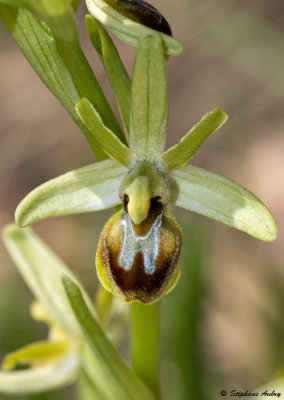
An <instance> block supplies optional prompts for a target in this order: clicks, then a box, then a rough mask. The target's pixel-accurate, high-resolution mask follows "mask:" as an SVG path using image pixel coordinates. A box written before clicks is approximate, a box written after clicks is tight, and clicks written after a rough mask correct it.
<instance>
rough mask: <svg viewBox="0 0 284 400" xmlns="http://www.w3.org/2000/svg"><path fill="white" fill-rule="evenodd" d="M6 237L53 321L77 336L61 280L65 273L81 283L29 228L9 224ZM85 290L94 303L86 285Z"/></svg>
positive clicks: (23, 272)
mask: <svg viewBox="0 0 284 400" xmlns="http://www.w3.org/2000/svg"><path fill="white" fill-rule="evenodd" d="M3 240H4V244H5V245H6V248H7V250H8V252H9V254H10V256H11V258H12V259H13V261H14V262H15V265H16V266H17V268H18V270H19V272H20V273H21V275H22V277H23V279H24V281H25V282H26V284H27V286H28V287H29V289H30V290H31V292H32V293H33V294H34V296H35V298H36V299H37V300H38V301H39V303H40V304H41V306H42V307H43V309H44V311H45V312H46V314H47V315H48V316H49V317H50V319H51V321H53V323H55V324H56V325H58V327H60V328H61V329H62V331H63V332H66V333H67V334H68V337H70V338H74V339H77V338H78V337H79V336H80V334H81V332H80V329H79V326H78V324H77V321H76V319H75V318H74V316H73V313H72V311H71V310H70V305H69V302H68V299H67V298H66V294H65V292H64V289H63V286H62V283H61V277H62V276H63V275H66V276H69V277H70V278H71V279H72V280H73V281H75V282H77V284H78V285H80V284H79V282H78V281H77V280H76V278H75V276H74V275H73V273H72V272H71V271H70V270H69V269H68V268H67V266H66V265H64V263H63V262H62V261H61V260H60V259H59V258H58V257H57V256H56V255H55V254H54V253H53V252H52V251H51V250H50V249H49V248H48V247H47V246H46V244H45V243H43V242H42V241H41V240H40V239H39V237H38V236H37V235H36V234H35V233H34V232H33V231H32V230H31V229H30V228H27V229H21V228H18V227H17V226H16V225H14V224H10V225H7V226H6V227H5V229H4V232H3ZM82 291H83V293H84V297H85V299H86V301H87V303H88V304H91V300H90V299H89V297H88V295H87V293H86V292H85V290H84V289H83V288H82Z"/></svg>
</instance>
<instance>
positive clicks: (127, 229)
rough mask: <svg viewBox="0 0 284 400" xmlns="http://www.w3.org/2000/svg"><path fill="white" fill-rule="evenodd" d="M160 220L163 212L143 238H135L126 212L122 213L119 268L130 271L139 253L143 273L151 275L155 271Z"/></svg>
mask: <svg viewBox="0 0 284 400" xmlns="http://www.w3.org/2000/svg"><path fill="white" fill-rule="evenodd" d="M162 218H163V212H162V213H161V214H159V215H158V216H157V218H156V219H155V221H154V223H153V224H152V226H151V228H150V229H149V231H148V232H147V233H146V235H145V236H137V235H136V233H135V231H134V229H133V226H132V222H131V219H130V217H129V215H128V213H127V211H124V214H123V221H122V224H123V243H122V247H121V250H120V253H119V258H118V262H119V265H120V266H121V268H123V269H124V270H125V271H130V270H131V268H132V266H133V264H134V260H135V257H136V255H137V254H138V253H139V252H140V253H141V254H142V256H143V261H144V270H145V273H146V274H147V275H152V274H153V273H154V272H155V271H156V260H157V257H158V254H159V245H160V237H159V229H160V227H161V224H162Z"/></svg>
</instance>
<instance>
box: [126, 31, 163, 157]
mask: <svg viewBox="0 0 284 400" xmlns="http://www.w3.org/2000/svg"><path fill="white" fill-rule="evenodd" d="M167 122H168V84H167V76H166V67H165V54H164V46H163V42H162V39H161V35H160V34H155V35H148V36H145V37H143V38H142V39H140V40H139V43H138V48H137V53H136V60H135V66H134V72H133V80H132V104H131V115H130V134H129V143H130V148H131V149H132V150H133V151H134V152H135V153H136V154H137V157H138V158H140V159H143V160H144V159H148V160H155V158H156V157H157V155H158V154H160V153H161V152H162V151H164V149H165V143H166V134H167Z"/></svg>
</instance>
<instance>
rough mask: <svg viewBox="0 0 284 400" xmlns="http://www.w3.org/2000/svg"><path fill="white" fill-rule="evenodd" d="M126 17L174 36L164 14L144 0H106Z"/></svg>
mask: <svg viewBox="0 0 284 400" xmlns="http://www.w3.org/2000/svg"><path fill="white" fill-rule="evenodd" d="M105 2H106V3H108V4H109V5H110V6H111V7H113V8H115V9H116V10H117V11H119V12H120V13H121V14H123V15H125V16H126V17H128V18H130V19H133V20H134V21H136V22H139V23H141V24H143V25H145V26H148V28H151V29H154V30H156V31H159V32H162V33H165V34H166V35H170V36H172V31H171V28H170V25H169V24H168V22H167V21H166V19H165V18H164V17H163V15H162V14H161V13H160V12H159V11H158V10H157V9H156V8H155V7H153V6H151V5H150V4H148V3H146V2H145V1H142V0H105Z"/></svg>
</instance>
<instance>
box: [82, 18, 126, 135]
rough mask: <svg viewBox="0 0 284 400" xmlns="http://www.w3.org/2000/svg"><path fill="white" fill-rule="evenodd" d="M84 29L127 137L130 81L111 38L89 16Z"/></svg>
mask: <svg viewBox="0 0 284 400" xmlns="http://www.w3.org/2000/svg"><path fill="white" fill-rule="evenodd" d="M86 27H87V31H88V34H89V37H90V39H91V42H92V44H93V46H94V48H95V49H96V51H97V53H98V55H99V57H100V59H101V61H102V63H103V65H104V68H105V70H106V73H107V75H108V78H109V81H110V83H111V86H112V88H113V90H114V94H115V97H116V101H117V104H118V108H119V111H120V115H121V118H122V121H123V125H124V128H125V131H126V133H127V135H128V133H129V124H130V107H131V80H130V78H129V76H128V73H127V71H126V69H125V68H124V65H123V63H122V61H121V58H120V56H119V54H118V51H117V49H116V47H115V45H114V43H113V41H112V40H111V37H110V36H109V34H108V33H107V32H106V30H105V29H104V28H103V27H102V26H101V24H100V23H99V22H98V21H97V20H96V19H95V18H94V17H92V16H91V15H86Z"/></svg>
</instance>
